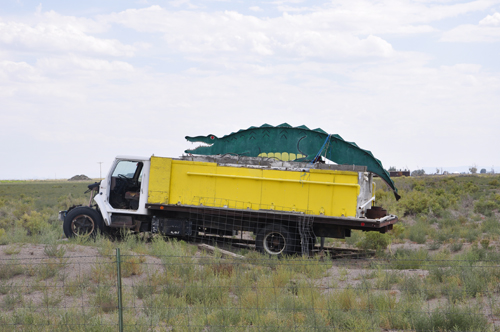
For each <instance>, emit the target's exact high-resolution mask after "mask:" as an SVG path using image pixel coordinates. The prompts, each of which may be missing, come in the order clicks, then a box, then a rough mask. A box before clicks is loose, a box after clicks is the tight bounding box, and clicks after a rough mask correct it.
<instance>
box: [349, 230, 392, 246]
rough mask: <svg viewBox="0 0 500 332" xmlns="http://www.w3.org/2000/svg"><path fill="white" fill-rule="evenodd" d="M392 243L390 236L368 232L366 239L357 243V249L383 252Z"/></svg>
mask: <svg viewBox="0 0 500 332" xmlns="http://www.w3.org/2000/svg"><path fill="white" fill-rule="evenodd" d="M389 243H390V237H389V235H388V234H382V233H379V232H367V233H366V234H365V237H364V238H363V239H362V240H361V241H359V242H358V243H356V247H358V248H360V249H365V250H366V249H373V250H383V249H385V248H387V246H388V245H389Z"/></svg>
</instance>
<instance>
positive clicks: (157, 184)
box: [148, 157, 172, 204]
mask: <svg viewBox="0 0 500 332" xmlns="http://www.w3.org/2000/svg"><path fill="white" fill-rule="evenodd" d="M171 167H172V159H170V158H158V157H151V166H150V173H149V189H148V203H151V204H168V202H169V200H168V199H169V194H170V173H171Z"/></svg>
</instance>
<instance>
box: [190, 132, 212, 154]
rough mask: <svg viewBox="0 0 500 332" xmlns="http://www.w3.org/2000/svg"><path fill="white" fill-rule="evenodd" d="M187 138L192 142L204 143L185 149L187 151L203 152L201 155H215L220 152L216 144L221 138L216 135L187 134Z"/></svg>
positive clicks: (193, 152)
mask: <svg viewBox="0 0 500 332" xmlns="http://www.w3.org/2000/svg"><path fill="white" fill-rule="evenodd" d="M186 140H188V142H191V143H202V144H200V145H199V146H197V147H196V148H194V149H189V150H186V151H184V152H185V153H192V154H201V155H213V154H218V153H217V152H215V148H216V147H214V144H215V143H216V142H217V141H218V140H219V138H218V137H217V136H215V135H211V134H210V135H207V136H186Z"/></svg>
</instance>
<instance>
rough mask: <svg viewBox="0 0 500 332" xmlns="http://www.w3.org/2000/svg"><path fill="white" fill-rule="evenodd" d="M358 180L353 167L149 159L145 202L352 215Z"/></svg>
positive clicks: (354, 208)
mask: <svg viewBox="0 0 500 332" xmlns="http://www.w3.org/2000/svg"><path fill="white" fill-rule="evenodd" d="M359 179H360V174H359V173H358V172H357V171H344V170H330V169H313V168H311V169H304V170H302V171H301V170H293V171H291V170H280V169H271V168H262V167H248V166H247V167H242V166H224V165H219V164H217V163H213V162H200V161H189V160H178V159H171V158H161V157H151V166H150V175H149V189H148V190H149V192H148V203H149V204H162V205H183V206H186V205H187V206H208V207H219V208H228V209H251V210H276V211H287V212H304V213H306V214H311V215H324V216H332V217H356V210H357V208H358V196H359V194H360V185H359V184H358V182H359ZM370 189H371V188H370Z"/></svg>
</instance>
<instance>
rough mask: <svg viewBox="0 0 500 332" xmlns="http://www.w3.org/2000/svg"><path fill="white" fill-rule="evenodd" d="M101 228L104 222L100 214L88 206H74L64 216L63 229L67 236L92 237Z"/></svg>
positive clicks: (101, 229)
mask: <svg viewBox="0 0 500 332" xmlns="http://www.w3.org/2000/svg"><path fill="white" fill-rule="evenodd" d="M103 229H104V223H103V221H102V217H101V215H100V214H99V213H98V212H97V211H96V210H94V209H92V208H90V207H86V206H80V207H77V208H74V209H72V210H70V211H69V212H68V214H67V215H66V217H65V218H64V224H63V230H64V234H65V235H66V237H67V238H71V237H75V236H77V237H93V236H96V234H97V232H98V231H103Z"/></svg>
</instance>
